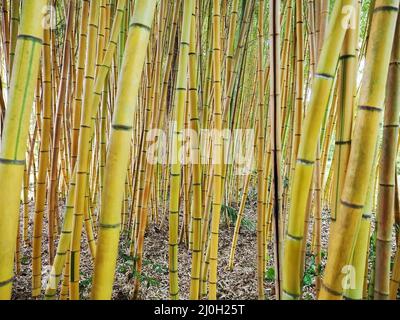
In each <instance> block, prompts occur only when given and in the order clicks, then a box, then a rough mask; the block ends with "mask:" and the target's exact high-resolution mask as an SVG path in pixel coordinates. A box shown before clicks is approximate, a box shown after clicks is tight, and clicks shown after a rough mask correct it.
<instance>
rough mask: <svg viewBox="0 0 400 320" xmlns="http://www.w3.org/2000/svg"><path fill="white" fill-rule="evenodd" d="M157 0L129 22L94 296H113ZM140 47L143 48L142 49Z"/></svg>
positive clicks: (137, 7)
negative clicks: (123, 209)
mask: <svg viewBox="0 0 400 320" xmlns="http://www.w3.org/2000/svg"><path fill="white" fill-rule="evenodd" d="M155 5H156V1H154V0H152V1H143V0H139V1H137V2H136V4H135V12H134V15H133V18H132V20H131V23H130V25H129V33H128V39H127V44H126V49H125V53H124V58H123V63H122V71H121V75H120V78H119V84H118V94H117V100H116V101H115V109H114V115H113V124H112V131H111V135H110V142H109V150H108V155H107V162H106V169H105V177H104V190H103V194H102V201H101V213H100V225H99V230H98V242H97V250H96V261H95V269H94V279H93V288H92V298H93V299H110V298H111V293H112V284H113V280H114V274H115V264H116V258H117V253H118V242H119V234H120V224H121V216H120V212H121V205H122V199H123V191H124V187H125V179H126V172H127V171H126V170H127V167H128V161H129V148H128V147H127V146H129V145H130V141H131V134H132V130H133V115H134V113H135V110H136V104H137V97H138V91H139V84H140V79H141V74H142V70H143V67H144V62H145V61H144V60H145V57H146V50H145V48H146V47H147V44H148V42H149V37H150V31H151V25H152V21H153V16H154V11H155ZM139 47H140V49H139Z"/></svg>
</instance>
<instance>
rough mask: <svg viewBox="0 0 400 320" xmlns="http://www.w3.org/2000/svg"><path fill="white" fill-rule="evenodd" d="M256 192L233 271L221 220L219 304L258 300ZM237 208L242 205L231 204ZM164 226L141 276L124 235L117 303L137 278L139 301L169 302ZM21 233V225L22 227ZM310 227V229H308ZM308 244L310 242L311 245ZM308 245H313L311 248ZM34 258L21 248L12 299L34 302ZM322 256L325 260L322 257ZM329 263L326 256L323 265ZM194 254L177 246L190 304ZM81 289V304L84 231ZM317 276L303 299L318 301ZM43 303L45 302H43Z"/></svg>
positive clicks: (155, 234)
mask: <svg viewBox="0 0 400 320" xmlns="http://www.w3.org/2000/svg"><path fill="white" fill-rule="evenodd" d="M256 204H257V199H256V192H255V190H253V189H251V190H250V192H249V197H248V199H247V204H246V208H245V212H244V217H245V218H244V222H243V223H242V226H241V228H240V234H239V239H238V243H237V249H236V255H235V262H234V269H233V271H230V270H229V269H228V268H227V266H228V260H229V253H230V246H231V242H232V237H233V231H234V224H233V223H232V222H231V223H229V225H228V224H227V223H226V219H224V218H222V219H221V224H220V235H219V250H218V252H219V257H218V258H219V261H218V288H217V292H218V296H217V298H218V299H221V300H231V299H237V300H254V299H257V280H256V272H257V271H256V270H257V264H256V255H257V254H256V250H257V249H256V248H257V243H256V230H255V226H256V209H255V208H256ZM231 206H232V207H233V208H235V209H237V207H238V204H231ZM64 207H65V204H64V203H63V202H60V207H59V208H60V209H59V210H60V212H63V210H64ZM29 208H30V222H29V228H28V232H29V239H31V238H32V227H33V221H32V219H33V217H32V212H34V207H33V204H31V205H30V207H29ZM328 219H329V213H328V212H327V211H324V212H323V219H322V234H321V237H322V239H321V240H322V251H323V252H326V246H327V242H328V236H327V235H328ZM166 222H167V221H165V222H164V224H163V227H162V228H161V229H159V228H157V227H156V226H155V225H152V224H150V225H149V228H148V231H147V233H146V237H145V245H144V248H145V251H144V257H143V270H142V273H141V274H136V273H135V272H134V271H133V270H134V263H135V261H134V260H132V258H130V257H129V237H128V235H126V234H123V235H122V236H121V241H120V254H119V257H118V262H117V268H116V276H115V282H114V290H113V299H117V300H126V299H132V295H133V287H134V285H133V283H134V279H141V289H140V293H139V296H138V297H137V298H138V299H143V300H154V299H156V300H160V299H162V300H165V299H168V292H169V285H168V283H169V282H168V281H169V276H168V223H166ZM46 226H47V221H46V218H45V221H44V229H43V247H42V252H43V254H42V265H43V269H42V289H43V293H44V289H45V287H46V281H47V279H48V275H49V273H50V266H49V259H48V249H47V243H48V241H47V240H48V239H47V228H46ZM21 228H22V222H21ZM310 228H311V226H310ZM308 242H310V239H309V240H308ZM308 245H309V244H308ZM31 257H32V248H31V245H30V244H21V270H20V273H19V274H18V275H17V276H16V278H15V281H14V287H13V295H12V297H13V299H32V298H31V281H32V270H31ZM323 257H324V255H323ZM312 260H313V259H312V257H311V256H310V255H307V257H306V263H307V266H308V267H307V269H308V270H311V271H307V272H313V271H312V270H314V271H315V265H313V263H312ZM324 263H325V257H324V259H323V264H324ZM190 270H191V253H190V251H189V249H188V248H187V246H186V245H185V244H183V243H182V244H180V246H179V269H178V274H179V286H180V299H188V297H189V286H190ZM80 272H81V280H80V290H81V299H89V298H90V291H91V284H92V272H93V263H92V259H91V257H90V252H89V249H88V246H87V239H86V235H85V232H84V230H83V235H82V249H81V262H80ZM314 281H315V280H314V276H311V277H309V279H308V282H307V283H305V284H304V293H303V299H315V288H314ZM265 297H266V299H268V300H270V299H275V288H274V269H273V250H272V247H271V246H269V261H268V266H267V277H266V280H265ZM40 298H43V296H42V297H40Z"/></svg>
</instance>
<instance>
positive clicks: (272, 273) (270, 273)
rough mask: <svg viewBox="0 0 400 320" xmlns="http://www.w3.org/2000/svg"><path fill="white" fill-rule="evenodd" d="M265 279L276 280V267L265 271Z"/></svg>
mask: <svg viewBox="0 0 400 320" xmlns="http://www.w3.org/2000/svg"><path fill="white" fill-rule="evenodd" d="M265 280H267V281H270V282H273V281H275V269H274V268H272V267H270V268H268V269H267V271H266V272H265Z"/></svg>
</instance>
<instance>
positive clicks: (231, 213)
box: [221, 205, 256, 232]
mask: <svg viewBox="0 0 400 320" xmlns="http://www.w3.org/2000/svg"><path fill="white" fill-rule="evenodd" d="M221 210H222V212H223V213H224V214H223V216H225V217H226V218H225V219H229V221H230V222H232V223H233V224H235V223H236V220H237V218H238V212H237V210H236V209H235V208H232V207H230V206H227V205H222V208H221ZM240 225H241V226H243V227H244V228H245V229H247V230H248V231H251V232H254V231H256V224H255V223H254V222H253V221H251V220H249V219H247V218H245V217H242V221H241V224H240Z"/></svg>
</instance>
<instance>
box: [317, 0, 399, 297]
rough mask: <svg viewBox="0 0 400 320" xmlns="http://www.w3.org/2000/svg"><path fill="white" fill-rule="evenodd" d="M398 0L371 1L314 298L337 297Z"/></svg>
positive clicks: (361, 200) (358, 212) (360, 201)
mask: <svg viewBox="0 0 400 320" xmlns="http://www.w3.org/2000/svg"><path fill="white" fill-rule="evenodd" d="M398 9H399V1H398V0H377V1H376V3H375V8H374V12H373V18H372V25H371V36H370V40H369V44H368V49H367V59H366V70H365V71H364V78H363V82H362V87H361V94H360V100H359V107H358V113H357V119H356V122H355V128H354V137H353V142H354V143H353V144H352V150H351V152H350V158H349V165H348V169H347V174H346V178H345V183H344V187H343V192H342V196H341V203H340V206H339V212H340V214H339V215H338V220H337V221H336V223H337V228H336V227H335V232H334V233H333V234H332V236H331V241H330V242H331V244H332V245H331V246H330V248H329V250H330V252H329V257H328V262H327V266H326V269H325V274H324V281H323V284H322V288H321V292H320V295H319V299H322V300H324V299H341V298H342V294H343V290H344V288H343V284H342V281H343V278H344V277H345V276H346V273H343V272H342V270H343V268H344V267H345V266H346V265H348V263H349V262H350V258H351V253H352V248H353V245H348V244H349V243H351V244H353V243H354V241H355V237H356V234H357V232H356V228H357V227H358V226H359V223H360V221H361V216H362V210H363V208H364V207H365V201H366V196H367V189H368V180H369V173H370V172H371V170H372V165H373V158H374V150H375V147H376V141H377V137H378V135H377V132H378V127H379V122H380V119H381V115H382V111H383V105H384V100H385V95H384V94H385V86H386V81H387V76H388V70H389V63H390V55H391V51H392V50H391V49H392V45H393V39H394V33H395V28H396V20H397V15H398Z"/></svg>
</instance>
